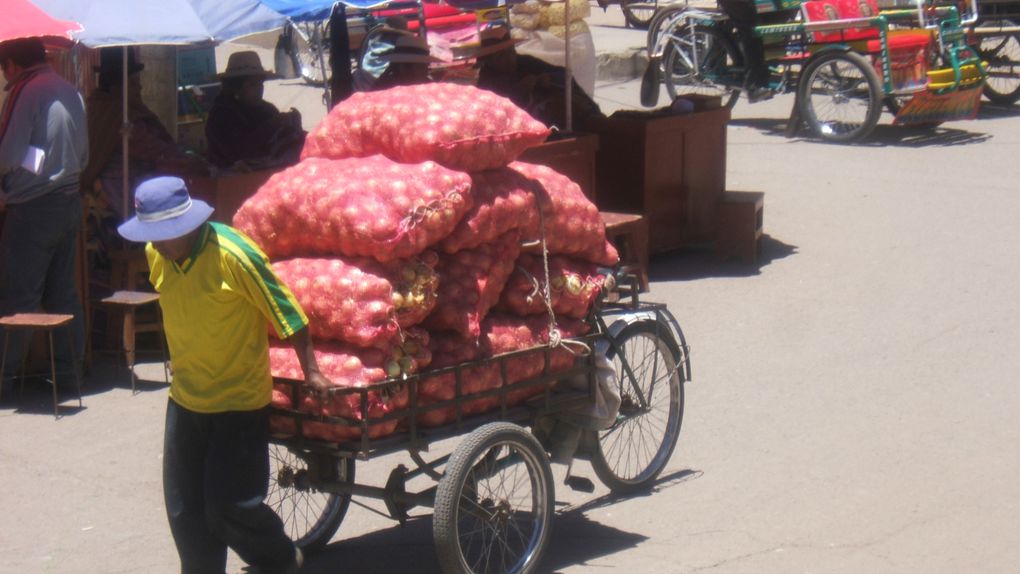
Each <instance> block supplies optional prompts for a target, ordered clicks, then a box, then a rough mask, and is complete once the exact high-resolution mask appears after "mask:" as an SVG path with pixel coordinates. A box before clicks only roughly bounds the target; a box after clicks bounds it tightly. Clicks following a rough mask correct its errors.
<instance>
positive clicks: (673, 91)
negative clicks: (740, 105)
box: [662, 26, 742, 108]
mask: <svg viewBox="0 0 1020 574" xmlns="http://www.w3.org/2000/svg"><path fill="white" fill-rule="evenodd" d="M671 33H674V34H675V38H673V40H671V41H670V42H669V44H668V45H667V46H666V50H665V53H664V54H663V62H662V77H663V80H664V81H665V82H666V92H667V93H669V97H670V99H671V100H674V99H676V98H677V97H678V96H685V95H690V94H700V95H707V96H719V97H721V98H722V104H723V105H724V106H726V107H728V108H732V107H733V106H734V105H735V104H736V103H737V98H739V97H740V88H739V87H737V88H733V87H728V86H725V85H722V84H720V83H719V82H720V80H722V79H724V78H726V77H727V76H728V75H730V74H732V70H733V68H734V67H739V66H741V62H742V60H741V57H740V52H739V51H738V50H737V47H736V46H735V45H733V42H732V41H730V39H729V38H727V37H726V36H725V35H723V34H722V33H721V32H719V31H718V30H713V29H712V28H706V27H703V26H693V27H691V26H684V27H682V28H679V29H678V30H675V31H673V32H671Z"/></svg>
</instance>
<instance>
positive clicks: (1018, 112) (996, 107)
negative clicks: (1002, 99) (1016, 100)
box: [975, 102, 1020, 120]
mask: <svg viewBox="0 0 1020 574" xmlns="http://www.w3.org/2000/svg"><path fill="white" fill-rule="evenodd" d="M1018 116H1020V105H1011V106H1007V105H1003V104H990V103H988V102H982V103H981V110H980V111H979V112H978V115H977V117H976V118H975V119H978V120H998V119H1002V118H1015V117H1018Z"/></svg>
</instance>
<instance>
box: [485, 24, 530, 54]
mask: <svg viewBox="0 0 1020 574" xmlns="http://www.w3.org/2000/svg"><path fill="white" fill-rule="evenodd" d="M478 41H479V46H478V49H477V50H475V53H474V56H475V58H484V57H485V56H491V55H492V54H495V53H497V52H502V51H503V50H508V49H510V48H513V47H514V46H516V45H517V44H520V43H521V41H522V40H516V39H514V38H511V37H510V30H508V29H506V28H504V27H502V26H500V27H495V28H486V29H485V30H482V31H481V32H479V33H478Z"/></svg>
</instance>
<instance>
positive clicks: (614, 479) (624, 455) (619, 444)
mask: <svg viewBox="0 0 1020 574" xmlns="http://www.w3.org/2000/svg"><path fill="white" fill-rule="evenodd" d="M615 339H616V345H617V347H616V348H618V349H619V350H620V351H619V355H618V354H617V352H615V350H614V348H613V347H610V348H609V351H607V352H606V358H608V359H609V360H610V361H611V362H612V363H613V368H614V369H615V370H616V379H617V384H618V385H619V392H620V399H621V404H620V415H619V418H618V420H617V422H616V423H615V424H614V425H613V426H612V427H610V428H609V429H607V430H604V431H601V432H599V433H598V439H599V440H598V448H597V449H596V450H595V453H594V456H592V460H591V464H592V469H593V470H594V471H595V475H596V476H598V477H599V480H601V481H602V483H603V484H605V485H606V486H607V487H608V488H609V489H610V490H612V491H613V492H616V493H621V494H627V493H633V492H640V491H643V490H648V489H649V488H651V486H652V484H653V483H654V482H655V479H656V478H657V477H658V476H659V474H660V473H661V472H662V471H663V469H665V468H666V464H667V463H668V462H669V458H670V456H672V454H673V450H674V449H675V448H676V443H677V439H678V438H679V436H680V425H681V423H682V421H683V413H684V389H683V384H682V383H683V378H682V375H685V373H684V371H683V366H682V365H683V356H682V354H681V351H680V348H679V347H678V346H677V344H676V342H675V341H674V340H673V338H672V337H671V336H669V330H668V329H667V328H666V327H665V326H664V325H661V324H659V323H657V322H656V321H652V320H646V321H641V322H637V323H632V324H630V325H628V326H627V327H625V328H624V329H623V330H622V331H620V333H619V334H618V335H617V336H616V338H615ZM620 355H622V356H623V357H624V358H625V359H626V361H627V364H628V366H629V367H630V369H631V371H632V372H633V373H634V381H633V382H632V381H631V379H630V378H629V377H628V375H627V374H626V373H625V370H624V368H623V361H621V359H620ZM635 384H636V387H637V388H635ZM639 393H640V394H639ZM642 397H643V398H644V401H645V405H646V406H642V404H641V403H642V400H641V399H642Z"/></svg>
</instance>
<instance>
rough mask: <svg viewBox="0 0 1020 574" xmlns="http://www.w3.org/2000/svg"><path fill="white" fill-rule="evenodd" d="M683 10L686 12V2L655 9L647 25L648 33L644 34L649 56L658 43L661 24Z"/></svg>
mask: <svg viewBox="0 0 1020 574" xmlns="http://www.w3.org/2000/svg"><path fill="white" fill-rule="evenodd" d="M684 10H687V3H686V2H685V3H683V4H666V5H665V6H659V7H658V8H656V9H655V14H654V15H653V16H652V19H651V21H650V22H649V23H648V33H647V34H645V45H646V48H647V50H648V53H649V54H651V53H652V50H654V49H655V44H656V43H658V41H659V34H661V33H662V26H663V24H665V23H666V22H668V21H669V20H670V18H672V17H673V16H676V15H677V14H679V13H680V12H683V11H684Z"/></svg>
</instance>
